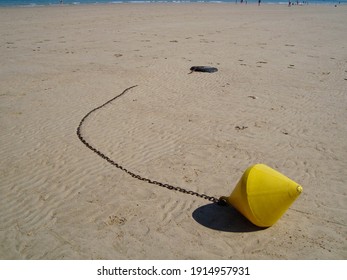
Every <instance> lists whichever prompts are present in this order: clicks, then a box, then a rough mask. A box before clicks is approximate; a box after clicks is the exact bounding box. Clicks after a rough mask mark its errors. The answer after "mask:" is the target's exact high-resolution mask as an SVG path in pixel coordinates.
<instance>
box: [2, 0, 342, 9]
mask: <svg viewBox="0 0 347 280" xmlns="http://www.w3.org/2000/svg"><path fill="white" fill-rule="evenodd" d="M60 1H61V0H0V7H3V6H28V7H31V6H49V5H60V4H61V2H60ZM247 2H248V4H254V3H258V0H247ZM291 2H292V3H295V4H296V3H298V4H299V5H338V4H340V5H346V4H347V0H342V1H338V0H307V1H303V0H301V1H298V2H297V1H296V0H291ZM62 3H63V4H64V5H83V4H89V5H91V4H107V3H108V4H121V3H238V4H240V3H241V0H62ZM243 3H244V4H245V3H246V0H243ZM261 3H262V4H282V5H288V1H286V0H261Z"/></svg>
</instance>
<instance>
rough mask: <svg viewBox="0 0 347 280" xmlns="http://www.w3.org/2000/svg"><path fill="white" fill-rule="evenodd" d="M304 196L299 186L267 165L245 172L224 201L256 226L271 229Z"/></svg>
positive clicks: (257, 166) (250, 168)
mask: <svg viewBox="0 0 347 280" xmlns="http://www.w3.org/2000/svg"><path fill="white" fill-rule="evenodd" d="M301 192H302V187H301V186H300V185H299V184H298V183H296V182H294V181H292V180H291V179H289V178H287V177H286V176H284V175H283V174H281V173H279V172H278V171H276V170H274V169H272V168H270V167H268V166H266V165H265V164H256V165H253V166H251V167H249V168H248V169H247V170H246V171H245V172H244V174H243V175H242V177H241V179H240V181H239V182H238V184H237V185H236V187H235V189H234V190H233V192H232V193H231V195H230V196H229V197H222V199H224V200H225V201H226V202H227V203H228V204H229V205H232V206H233V207H235V208H236V209H237V210H238V211H239V212H240V213H241V214H242V215H244V216H245V217H246V218H247V219H248V220H249V221H250V222H252V223H253V224H255V225H256V226H259V227H270V226H272V225H273V224H274V223H276V221H277V220H278V219H279V218H280V217H281V216H282V215H283V214H284V213H285V212H286V210H287V209H288V208H289V207H290V205H291V204H292V203H293V202H294V201H295V199H296V198H297V197H298V196H299V195H300V194H301Z"/></svg>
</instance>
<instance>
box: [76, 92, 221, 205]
mask: <svg viewBox="0 0 347 280" xmlns="http://www.w3.org/2000/svg"><path fill="white" fill-rule="evenodd" d="M134 87H137V85H135V86H131V87H129V88H126V89H125V90H124V91H123V92H122V93H121V94H119V95H117V96H115V97H113V98H112V99H110V100H108V101H107V102H105V103H104V104H102V105H100V106H98V107H96V108H94V109H92V110H91V111H90V112H89V113H87V114H86V115H85V116H84V117H83V118H82V120H81V121H80V123H79V125H78V127H77V136H78V138H79V139H80V140H81V142H82V143H83V144H84V145H85V146H87V148H89V149H90V150H92V151H93V152H94V153H96V154H97V155H98V156H100V157H101V158H103V159H104V160H106V161H107V162H108V163H110V164H112V165H113V166H115V167H116V168H118V169H120V170H122V171H124V172H125V173H127V174H128V175H130V176H131V177H133V178H135V179H138V180H141V181H144V182H147V183H149V184H153V185H157V186H160V187H163V188H167V189H169V190H173V191H178V192H181V193H185V194H190V195H193V196H197V197H200V198H203V199H206V200H209V201H211V202H214V203H218V204H220V205H223V204H224V200H223V199H222V198H220V199H218V198H216V197H213V196H209V195H206V194H201V193H198V192H195V191H191V190H187V189H184V188H181V187H177V186H173V185H170V184H166V183H162V182H158V181H155V180H152V179H148V178H145V177H142V176H141V175H139V174H136V173H134V172H132V171H130V170H128V169H126V168H125V167H124V166H122V165H120V164H119V163H117V162H115V161H114V160H112V159H111V158H109V157H108V156H106V155H105V154H104V153H102V152H101V151H99V150H98V149H96V148H95V147H93V146H92V145H91V144H90V143H89V142H88V141H87V140H86V139H85V138H84V137H83V135H82V126H83V124H84V122H85V121H86V120H87V118H88V117H90V116H91V115H92V114H93V113H94V112H95V111H97V110H100V109H102V108H103V107H105V106H106V105H108V104H110V103H111V102H112V101H114V100H116V99H117V98H119V97H121V96H122V95H124V94H125V93H126V92H127V91H129V90H130V89H132V88H134Z"/></svg>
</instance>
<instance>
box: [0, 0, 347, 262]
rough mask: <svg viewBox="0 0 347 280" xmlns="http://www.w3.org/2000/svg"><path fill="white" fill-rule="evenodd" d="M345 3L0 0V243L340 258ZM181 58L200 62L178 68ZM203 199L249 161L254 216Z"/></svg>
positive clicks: (77, 250)
mask: <svg viewBox="0 0 347 280" xmlns="http://www.w3.org/2000/svg"><path fill="white" fill-rule="evenodd" d="M346 15H347V6H338V7H334V6H323V5H322V6H319V5H318V6H315V5H308V6H294V7H287V6H286V5H261V6H260V7H258V6H257V5H255V4H254V5H235V4H203V3H199V4H114V5H77V6H68V5H66V6H55V7H31V8H20V7H19V8H0V61H1V67H0V100H1V102H0V129H1V134H0V145H1V150H0V153H1V154H0V157H1V163H0V259H14V260H17V259H58V260H60V259H154V260H156V259H223V260H225V259H323V260H330V259H332V260H336V259H346V258H347V242H346V236H347V227H346V224H347V209H346V205H347V199H346V182H347V126H346V120H347V36H346V26H347V16H346ZM194 65H208V66H213V67H217V68H218V72H216V73H198V72H194V73H191V74H189V72H190V71H189V69H190V67H191V66H194ZM135 85H137V86H136V87H134V88H131V89H130V90H128V91H127V92H126V93H125V94H124V95H122V96H121V97H119V98H117V99H116V100H114V101H113V102H111V103H109V104H108V105H107V106H105V107H103V108H102V109H100V110H97V111H95V112H94V113H93V114H92V115H90V116H89V118H88V119H87V120H86V121H85V123H84V125H83V128H82V133H83V135H84V137H85V138H86V140H87V141H88V142H89V143H91V144H92V146H93V147H95V148H97V149H98V150H99V151H101V152H102V153H103V154H105V155H107V157H108V158H110V159H111V160H113V161H114V162H116V163H118V164H120V165H121V166H123V167H124V168H126V169H127V170H131V171H132V172H134V173H136V174H138V175H140V176H143V177H145V178H149V179H151V180H156V181H159V182H163V183H167V184H170V185H173V186H178V187H182V188H185V189H188V190H192V191H194V192H198V193H204V194H207V195H209V196H213V197H217V198H218V197H220V196H223V195H229V194H230V193H231V191H232V190H233V188H234V186H235V185H236V184H237V182H238V180H239V178H240V177H241V176H242V174H243V172H244V171H245V170H246V169H247V167H249V166H251V165H253V164H255V163H264V164H267V165H268V166H270V167H272V168H274V169H276V170H278V171H279V172H281V173H283V174H284V175H286V176H288V177H289V178H291V179H292V180H294V181H296V182H298V183H299V184H301V185H302V186H303V189H304V192H303V193H302V194H301V196H300V197H299V198H298V199H297V200H296V201H295V203H294V204H293V205H292V206H291V207H290V209H289V210H288V211H287V212H286V213H285V214H284V215H283V217H282V218H281V219H280V220H279V221H278V222H277V223H276V224H275V225H273V226H272V227H269V228H266V229H260V228H257V227H255V226H254V225H252V224H251V223H250V222H248V221H247V220H246V219H245V218H244V217H243V216H242V215H241V214H239V213H238V212H237V211H236V210H235V209H233V208H231V207H220V206H218V205H216V204H213V203H211V202H210V201H208V200H205V199H202V198H200V197H196V196H192V195H189V194H183V193H180V192H175V191H172V190H168V189H166V188H162V187H160V186H157V185H153V184H149V183H146V182H144V181H141V180H138V179H136V178H133V177H131V176H129V175H128V174H127V173H126V172H124V170H120V169H119V168H116V167H115V166H113V165H112V164H110V163H109V162H107V161H106V160H105V159H103V158H101V157H100V156H98V155H97V154H96V153H93V152H92V151H91V150H90V149H88V148H87V147H86V146H85V145H84V144H83V143H82V142H81V141H80V140H79V138H78V137H77V134H76V129H77V127H78V125H79V123H80V121H81V119H82V118H83V117H84V116H85V115H86V114H87V113H88V112H90V111H91V110H92V109H94V108H96V107H98V106H100V105H102V104H103V103H105V102H106V101H108V100H110V99H111V98H113V97H115V96H117V95H118V94H120V93H122V92H123V91H124V90H125V89H126V88H129V87H132V86H135Z"/></svg>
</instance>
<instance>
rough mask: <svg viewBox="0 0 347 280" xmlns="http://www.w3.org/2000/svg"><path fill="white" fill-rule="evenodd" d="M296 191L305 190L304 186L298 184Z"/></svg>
mask: <svg viewBox="0 0 347 280" xmlns="http://www.w3.org/2000/svg"><path fill="white" fill-rule="evenodd" d="M296 191H297V192H298V193H299V194H300V193H302V191H303V189H302V186H300V185H298V186H297V187H296Z"/></svg>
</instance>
